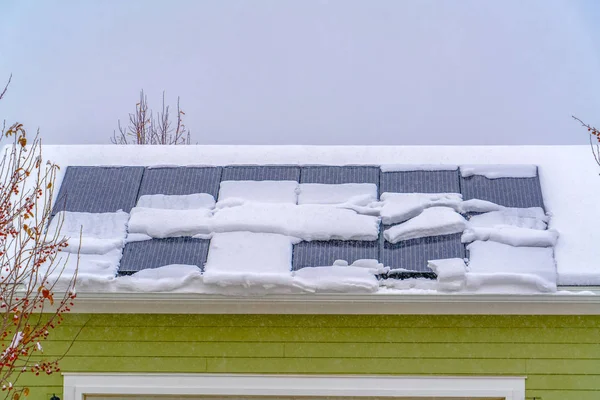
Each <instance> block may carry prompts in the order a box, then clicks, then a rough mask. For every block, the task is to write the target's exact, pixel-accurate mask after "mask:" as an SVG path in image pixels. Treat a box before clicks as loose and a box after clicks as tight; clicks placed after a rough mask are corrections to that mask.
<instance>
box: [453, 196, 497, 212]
mask: <svg viewBox="0 0 600 400" xmlns="http://www.w3.org/2000/svg"><path fill="white" fill-rule="evenodd" d="M504 208H506V207H504V206H501V205H499V204H496V203H492V202H491V201H487V200H480V199H470V200H465V201H463V202H462V203H460V205H459V208H458V210H457V211H458V212H460V213H462V214H466V213H485V212H490V211H498V210H502V209H504Z"/></svg>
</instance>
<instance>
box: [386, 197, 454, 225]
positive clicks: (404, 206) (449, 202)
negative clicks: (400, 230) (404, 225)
mask: <svg viewBox="0 0 600 400" xmlns="http://www.w3.org/2000/svg"><path fill="white" fill-rule="evenodd" d="M461 201H462V195H461V194H459V193H387V192H386V193H383V194H382V195H381V202H380V205H381V209H380V212H379V215H380V216H381V220H382V222H383V223H384V224H386V225H391V224H396V223H398V222H404V221H406V220H408V219H411V218H413V217H416V216H417V215H419V214H421V213H422V212H423V210H424V209H426V208H429V207H437V206H442V207H453V208H458V207H459V205H460V203H461Z"/></svg>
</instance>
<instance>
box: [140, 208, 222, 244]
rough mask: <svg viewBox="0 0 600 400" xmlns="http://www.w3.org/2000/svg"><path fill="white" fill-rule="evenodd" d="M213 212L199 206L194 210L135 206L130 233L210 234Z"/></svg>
mask: <svg viewBox="0 0 600 400" xmlns="http://www.w3.org/2000/svg"><path fill="white" fill-rule="evenodd" d="M211 216H212V212H211V211H210V210H207V209H203V208H198V209H192V210H165V209H160V208H143V207H135V208H133V209H132V210H131V218H130V220H129V232H130V234H145V235H148V236H151V237H153V238H167V237H179V236H193V235H196V234H209V233H211V229H210V218H211Z"/></svg>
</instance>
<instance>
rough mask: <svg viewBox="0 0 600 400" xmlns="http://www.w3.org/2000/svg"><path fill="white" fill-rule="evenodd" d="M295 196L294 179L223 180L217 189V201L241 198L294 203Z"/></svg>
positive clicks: (295, 183) (296, 195)
mask: <svg viewBox="0 0 600 400" xmlns="http://www.w3.org/2000/svg"><path fill="white" fill-rule="evenodd" d="M297 198H298V182H296V181H223V182H221V188H220V190H219V202H221V201H223V200H227V199H243V200H245V201H255V202H261V203H291V204H296V201H297Z"/></svg>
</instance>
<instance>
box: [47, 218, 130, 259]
mask: <svg viewBox="0 0 600 400" xmlns="http://www.w3.org/2000/svg"><path fill="white" fill-rule="evenodd" d="M128 219H129V214H127V213H126V212H123V211H118V212H116V213H82V212H67V211H61V212H59V213H57V214H56V215H55V216H54V218H52V221H50V225H49V227H48V235H49V237H51V236H54V235H55V234H56V233H57V232H60V237H65V238H67V243H68V246H67V247H66V248H65V249H64V250H63V251H67V252H70V253H77V251H78V250H80V252H81V253H83V254H104V253H107V252H109V251H111V250H113V249H117V248H118V249H120V248H121V247H123V243H124V240H125V235H126V233H127V220H128ZM80 246H81V248H80Z"/></svg>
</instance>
